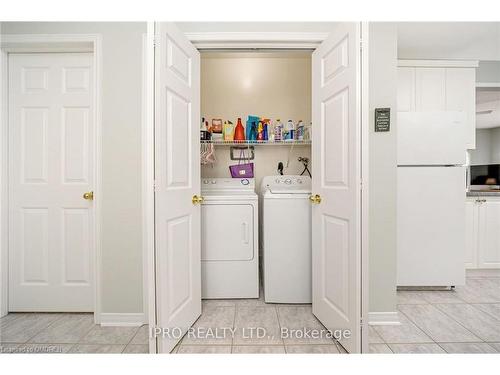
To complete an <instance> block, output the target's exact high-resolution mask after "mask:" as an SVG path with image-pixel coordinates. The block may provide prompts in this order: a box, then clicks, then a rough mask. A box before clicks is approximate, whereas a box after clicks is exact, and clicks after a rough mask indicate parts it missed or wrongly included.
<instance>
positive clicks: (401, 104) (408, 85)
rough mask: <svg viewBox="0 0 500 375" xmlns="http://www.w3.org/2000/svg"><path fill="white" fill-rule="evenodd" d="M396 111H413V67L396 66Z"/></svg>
mask: <svg viewBox="0 0 500 375" xmlns="http://www.w3.org/2000/svg"><path fill="white" fill-rule="evenodd" d="M397 99H398V112H414V111H415V68H414V67H400V68H398V95H397Z"/></svg>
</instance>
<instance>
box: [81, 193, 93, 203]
mask: <svg viewBox="0 0 500 375" xmlns="http://www.w3.org/2000/svg"><path fill="white" fill-rule="evenodd" d="M83 199H86V200H88V201H93V200H94V192H93V191H88V192H86V193H84V194H83Z"/></svg>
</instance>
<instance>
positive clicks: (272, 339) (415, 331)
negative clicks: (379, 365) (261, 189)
mask: <svg viewBox="0 0 500 375" xmlns="http://www.w3.org/2000/svg"><path fill="white" fill-rule="evenodd" d="M397 298H398V310H399V313H400V320H401V325H397V326H370V327H369V336H370V352H371V353H500V277H488V278H480V277H469V278H467V283H466V285H465V286H463V287H457V288H456V289H455V290H453V291H425V292H424V291H399V292H398V293H397ZM245 327H247V328H249V327H263V328H265V330H266V335H265V337H262V338H260V337H249V336H250V335H249V334H248V332H247V333H246V334H245V333H244V331H243V328H245ZM283 327H287V328H289V329H290V330H291V329H301V328H304V327H306V328H311V329H323V328H324V327H323V326H322V325H321V323H320V322H319V321H318V320H317V319H316V318H315V317H314V315H312V312H311V306H310V305H273V304H266V303H264V301H263V300H262V298H261V299H258V300H207V301H203V313H202V316H201V317H200V318H199V319H198V320H197V321H196V323H195V325H194V327H193V328H194V329H197V330H198V329H199V330H203V329H205V332H206V329H212V332H214V329H215V328H219V329H220V328H226V329H229V328H231V329H234V330H235V334H234V336H231V335H227V336H226V337H220V336H221V335H219V336H218V337H214V336H210V335H209V336H208V337H203V338H200V337H198V338H196V337H191V336H187V335H186V336H185V337H184V338H183V339H182V340H181V341H180V343H179V344H178V345H177V347H176V348H175V349H174V353H277V354H278V353H282V354H283V353H332V354H333V353H337V354H338V353H343V352H344V351H343V348H342V347H341V346H340V345H339V344H338V343H336V342H335V341H334V340H332V339H328V338H319V339H307V338H283V339H282V338H281V337H280V334H279V332H280V329H281V328H283ZM147 339H148V327H147V326H146V325H144V326H142V327H100V326H97V325H95V324H94V323H93V315H92V314H77V313H71V314H58V313H14V314H9V315H7V316H5V317H3V318H1V319H0V353H12V352H14V353H146V352H147V350H148V345H147Z"/></svg>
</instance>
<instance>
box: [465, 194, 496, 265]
mask: <svg viewBox="0 0 500 375" xmlns="http://www.w3.org/2000/svg"><path fill="white" fill-rule="evenodd" d="M465 215H466V234H465V237H466V250H465V253H466V260H465V267H466V268H500V197H484V196H482V197H469V198H467V200H466V202H465Z"/></svg>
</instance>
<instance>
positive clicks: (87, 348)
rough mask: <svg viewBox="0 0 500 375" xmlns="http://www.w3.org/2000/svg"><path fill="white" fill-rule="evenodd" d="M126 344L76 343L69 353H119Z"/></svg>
mask: <svg viewBox="0 0 500 375" xmlns="http://www.w3.org/2000/svg"><path fill="white" fill-rule="evenodd" d="M124 349H125V345H108V344H105V345H100V344H76V345H74V346H73V347H72V348H71V349H70V351H69V353H82V354H84V353H88V354H97V353H100V354H118V353H121V352H123V350H124Z"/></svg>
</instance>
